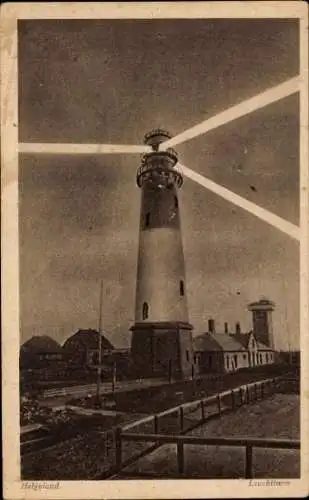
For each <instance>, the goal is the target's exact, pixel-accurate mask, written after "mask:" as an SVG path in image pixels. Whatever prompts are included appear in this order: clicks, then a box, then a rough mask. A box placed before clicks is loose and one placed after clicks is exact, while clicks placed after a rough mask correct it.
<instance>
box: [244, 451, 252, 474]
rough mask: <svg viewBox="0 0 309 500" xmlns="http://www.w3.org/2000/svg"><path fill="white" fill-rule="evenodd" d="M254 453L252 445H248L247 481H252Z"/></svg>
mask: <svg viewBox="0 0 309 500" xmlns="http://www.w3.org/2000/svg"><path fill="white" fill-rule="evenodd" d="M252 451H253V448H252V446H251V445H250V444H247V445H246V459H245V460H246V462H245V479H252V475H253V474H252V472H253V471H252Z"/></svg>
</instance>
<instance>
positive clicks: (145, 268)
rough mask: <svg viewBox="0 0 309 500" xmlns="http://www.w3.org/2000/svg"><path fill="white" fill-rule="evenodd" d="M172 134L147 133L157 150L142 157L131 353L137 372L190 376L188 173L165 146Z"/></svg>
mask: <svg viewBox="0 0 309 500" xmlns="http://www.w3.org/2000/svg"><path fill="white" fill-rule="evenodd" d="M170 137H171V136H170V135H169V134H168V133H167V132H165V131H163V130H153V131H152V132H150V133H148V134H146V136H145V144H147V145H150V146H151V147H152V152H150V153H147V154H145V155H144V156H143V157H142V162H141V166H140V168H139V169H138V171H137V185H138V186H139V187H140V188H141V191H142V199H141V212H140V232H139V250H138V268H137V284H136V308H135V324H134V325H133V326H132V327H131V330H132V342H131V354H132V360H133V365H134V369H135V373H136V375H137V376H145V377H146V376H148V377H149V376H151V377H153V376H173V377H179V378H185V377H188V376H191V374H192V372H193V348H192V329H193V327H192V326H191V325H190V324H189V320H188V308H187V296H186V279H185V263H184V254H183V247H182V238H181V227H180V215H179V204H178V189H179V188H180V187H181V186H182V183H183V177H182V174H181V172H180V170H179V169H178V168H177V166H176V164H177V161H178V158H177V153H176V152H175V151H174V150H173V149H167V150H166V151H160V150H159V145H160V144H161V143H162V142H163V141H165V140H167V139H169V138H170Z"/></svg>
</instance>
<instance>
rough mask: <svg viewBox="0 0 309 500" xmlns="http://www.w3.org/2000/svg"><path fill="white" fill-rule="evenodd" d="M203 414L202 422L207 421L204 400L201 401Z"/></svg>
mask: <svg viewBox="0 0 309 500" xmlns="http://www.w3.org/2000/svg"><path fill="white" fill-rule="evenodd" d="M201 412H202V420H205V405H204V399H201Z"/></svg>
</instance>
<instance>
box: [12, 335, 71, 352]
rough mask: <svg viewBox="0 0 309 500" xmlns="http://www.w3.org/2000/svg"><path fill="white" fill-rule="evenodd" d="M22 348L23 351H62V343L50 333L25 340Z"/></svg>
mask: <svg viewBox="0 0 309 500" xmlns="http://www.w3.org/2000/svg"><path fill="white" fill-rule="evenodd" d="M20 350H21V352H22V353H25V352H27V353H31V354H39V353H59V352H62V349H61V346H60V344H58V342H57V341H56V340H54V339H52V338H51V337H49V336H48V335H35V336H33V337H31V339H29V340H27V341H26V342H24V343H23V344H22V345H21V347H20Z"/></svg>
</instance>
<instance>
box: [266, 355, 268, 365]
mask: <svg viewBox="0 0 309 500" xmlns="http://www.w3.org/2000/svg"><path fill="white" fill-rule="evenodd" d="M266 363H268V354H267V353H266Z"/></svg>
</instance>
